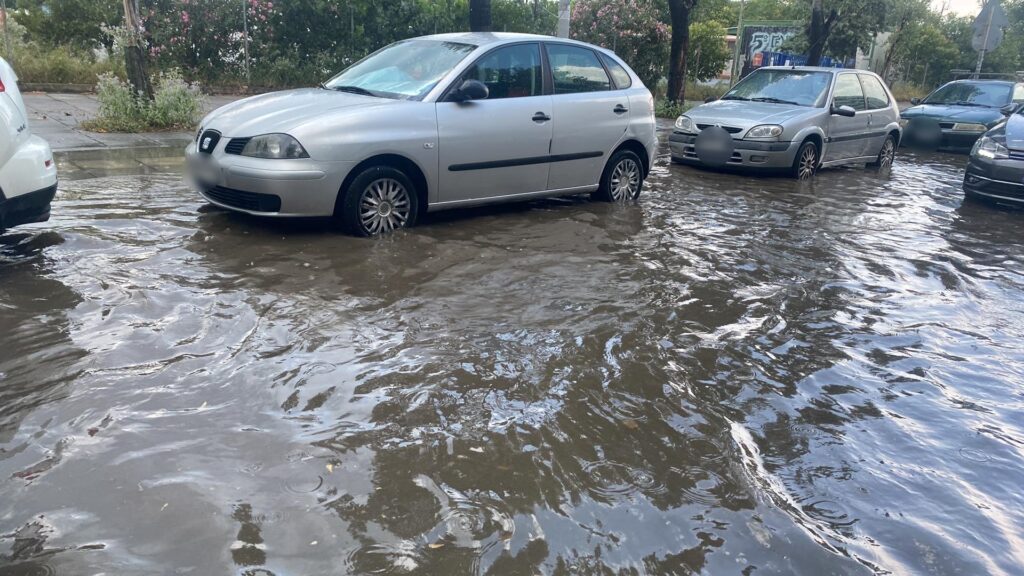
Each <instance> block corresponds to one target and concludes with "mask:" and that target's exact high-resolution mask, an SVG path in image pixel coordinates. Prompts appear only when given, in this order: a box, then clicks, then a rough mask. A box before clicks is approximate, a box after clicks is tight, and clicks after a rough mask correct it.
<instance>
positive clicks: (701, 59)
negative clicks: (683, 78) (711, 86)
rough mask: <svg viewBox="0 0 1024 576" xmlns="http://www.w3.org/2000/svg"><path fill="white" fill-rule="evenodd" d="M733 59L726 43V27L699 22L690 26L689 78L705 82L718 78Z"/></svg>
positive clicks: (712, 22)
mask: <svg viewBox="0 0 1024 576" xmlns="http://www.w3.org/2000/svg"><path fill="white" fill-rule="evenodd" d="M730 58H732V54H730V53H729V48H728V46H727V45H726V42H725V27H724V26H723V25H722V24H721V23H720V22H715V21H698V22H694V23H693V24H690V53H689V55H688V56H687V61H688V62H689V65H688V66H687V73H686V75H687V78H689V79H690V80H696V81H698V82H703V81H705V80H711V79H712V78H716V77H718V75H719V74H721V73H722V70H724V69H725V64H726V63H727V62H728V61H729V59H730Z"/></svg>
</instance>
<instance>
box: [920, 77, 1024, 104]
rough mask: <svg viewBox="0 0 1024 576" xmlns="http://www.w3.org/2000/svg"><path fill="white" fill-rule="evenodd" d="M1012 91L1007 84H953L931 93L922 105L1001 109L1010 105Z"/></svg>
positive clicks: (1011, 87)
mask: <svg viewBox="0 0 1024 576" xmlns="http://www.w3.org/2000/svg"><path fill="white" fill-rule="evenodd" d="M1012 91H1013V86H1011V85H1009V84H972V83H970V82H954V83H951V84H946V85H945V86H943V87H942V88H939V89H938V90H936V91H935V92H932V93H931V94H930V95H929V96H928V97H927V98H925V99H924V103H925V104H951V105H955V106H989V107H992V108H1002V107H1003V106H1006V105H1007V104H1009V103H1010V96H1011V94H1012Z"/></svg>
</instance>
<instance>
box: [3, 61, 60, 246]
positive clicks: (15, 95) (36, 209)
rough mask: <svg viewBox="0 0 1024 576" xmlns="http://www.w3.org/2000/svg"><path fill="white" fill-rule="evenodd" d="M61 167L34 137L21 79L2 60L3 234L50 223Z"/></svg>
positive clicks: (47, 146) (45, 144)
mask: <svg viewBox="0 0 1024 576" xmlns="http://www.w3.org/2000/svg"><path fill="white" fill-rule="evenodd" d="M56 193H57V165H56V164H54V162H53V152H51V151H50V145H49V144H48V143H47V142H46V140H43V139H42V138H40V137H38V136H33V135H32V131H31V130H29V127H28V112H27V111H26V110H25V102H24V101H23V100H22V98H21V91H20V90H18V76H17V75H16V74H15V73H14V69H13V68H11V66H10V64H8V63H7V61H6V60H4V59H3V58H0V233H2V232H3V231H4V230H6V229H8V228H10V227H12V226H17V225H19V224H28V223H31V222H45V221H47V220H49V219H50V201H52V200H53V196H54V194H56Z"/></svg>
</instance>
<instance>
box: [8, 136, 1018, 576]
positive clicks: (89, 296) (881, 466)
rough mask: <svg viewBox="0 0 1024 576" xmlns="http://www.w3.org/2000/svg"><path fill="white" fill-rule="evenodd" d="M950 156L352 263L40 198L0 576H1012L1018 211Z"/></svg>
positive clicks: (429, 238)
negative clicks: (979, 199)
mask: <svg viewBox="0 0 1024 576" xmlns="http://www.w3.org/2000/svg"><path fill="white" fill-rule="evenodd" d="M964 162H965V158H964V157H962V156H942V155H907V154H902V155H901V156H900V157H899V158H898V162H897V165H896V167H895V168H894V170H893V172H892V174H891V175H880V174H877V173H876V172H873V171H865V170H861V169H844V170H831V171H824V172H822V173H821V174H820V175H818V176H817V177H816V178H815V180H814V181H813V182H811V183H805V184H799V183H796V182H793V181H790V180H787V179H772V178H761V179H754V178H750V177H746V176H740V175H731V174H718V173H711V172H702V171H698V170H694V169H691V168H686V167H680V166H669V165H668V164H667V163H665V158H662V159H661V162H660V163H659V165H658V166H656V167H655V169H654V171H653V174H652V176H651V179H650V181H649V185H648V187H647V189H646V190H645V192H644V195H643V196H642V197H641V199H640V201H639V202H638V203H636V204H635V205H628V206H615V205H608V204H602V203H592V202H589V201H588V200H587V199H585V198H573V199H563V200H549V201H538V202H531V203H527V204H520V205H514V206H506V207H500V208H489V209H480V210H469V211H459V212H455V213H444V214H439V215H436V216H432V217H430V218H429V219H428V221H427V222H426V223H425V224H424V225H422V226H420V227H417V228H414V229H412V230H409V231H404V232H401V233H398V234H395V235H393V236H391V237H388V238H384V239H379V240H366V239H356V238H350V237H347V236H343V235H341V234H339V233H337V232H335V231H334V230H333V229H332V228H331V227H330V226H329V225H327V224H323V223H319V222H309V221H304V222H284V223H282V222H266V221H260V220H255V219H251V218H246V217H242V216H238V215H234V214H230V213H226V212H221V211H218V210H213V209H209V208H208V207H205V206H204V205H203V203H202V202H201V201H200V198H198V197H197V195H195V194H194V193H192V192H190V191H189V190H188V189H187V188H186V186H185V185H184V184H183V183H182V178H181V175H180V173H173V169H172V173H170V174H147V175H143V176H109V177H102V178H85V179H80V180H74V181H65V182H62V184H61V191H60V193H59V194H58V197H57V201H56V202H55V204H54V209H53V218H52V220H51V221H50V222H48V223H45V224H38V225H33V226H29V227H25V228H21V229H16V230H12V231H9V232H8V233H7V234H6V235H5V236H3V237H2V239H0V574H2V575H15V574H16V575H37V574H39V575H42V574H69V575H71V574H73V575H91V574H101V573H102V574H118V575H152V574H202V575H207V574H211V575H212V574H238V575H247V576H267V575H277V576H285V575H296V576H297V575H313V574H346V573H347V574H430V575H459V574H495V575H514V574H523V575H533V574H558V575H568V574H572V575H588V574H690V573H706V574H715V575H719V574H742V575H752V574H756V575H762V574H807V575H814V576H818V575H825V574H871V573H888V572H891V573H897V574H911V573H921V574H971V575H974V574H1006V575H1010V574H1019V573H1020V567H1021V566H1022V565H1024V491H1022V490H1021V486H1022V484H1024V235H1022V233H1021V231H1022V229H1024V226H1022V225H1024V213H1020V212H1012V211H1005V210H1000V209H993V208H990V207H988V206H984V205H978V204H973V203H967V204H962V202H961V200H962V193H961V192H960V181H961V178H962V175H963V170H962V167H963V164H964ZM172 165H173V163H172Z"/></svg>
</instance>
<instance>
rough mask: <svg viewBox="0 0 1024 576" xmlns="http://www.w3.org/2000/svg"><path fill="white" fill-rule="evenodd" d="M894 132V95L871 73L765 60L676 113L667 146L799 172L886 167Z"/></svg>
mask: <svg viewBox="0 0 1024 576" xmlns="http://www.w3.org/2000/svg"><path fill="white" fill-rule="evenodd" d="M901 137H902V131H901V129H900V125H899V110H898V109H897V107H896V99H895V98H893V96H892V93H891V92H890V91H889V89H888V87H886V85H885V83H884V82H883V81H882V79H881V78H879V77H878V76H877V75H875V74H873V73H871V72H865V71H860V70H843V69H834V68H814V67H798V66H792V67H766V68H760V69H758V70H755V71H754V72H752V73H750V74H749V75H748V76H747V77H746V78H744V79H743V80H741V81H740V82H739V83H737V84H736V86H734V87H733V88H732V89H731V90H729V91H728V92H726V93H725V95H724V96H722V98H721V99H719V100H717V101H714V102H710V103H707V104H703V105H701V106H698V107H696V108H694V109H692V110H690V111H688V112H686V114H683V115H682V116H680V117H679V118H678V119H677V120H676V124H675V129H674V130H673V132H672V134H671V135H670V136H669V146H670V148H671V151H672V160H673V161H674V162H680V163H687V164H697V165H703V166H710V167H736V168H746V169H755V170H775V171H788V172H789V173H790V174H791V175H793V176H794V177H796V178H801V179H804V178H809V177H811V176H812V175H814V173H815V171H816V170H817V169H818V168H819V167H824V166H838V165H841V164H855V163H869V164H872V165H874V166H886V167H887V166H890V165H891V164H892V162H893V158H894V157H895V154H896V147H897V146H898V145H899V142H900V138H901Z"/></svg>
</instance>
